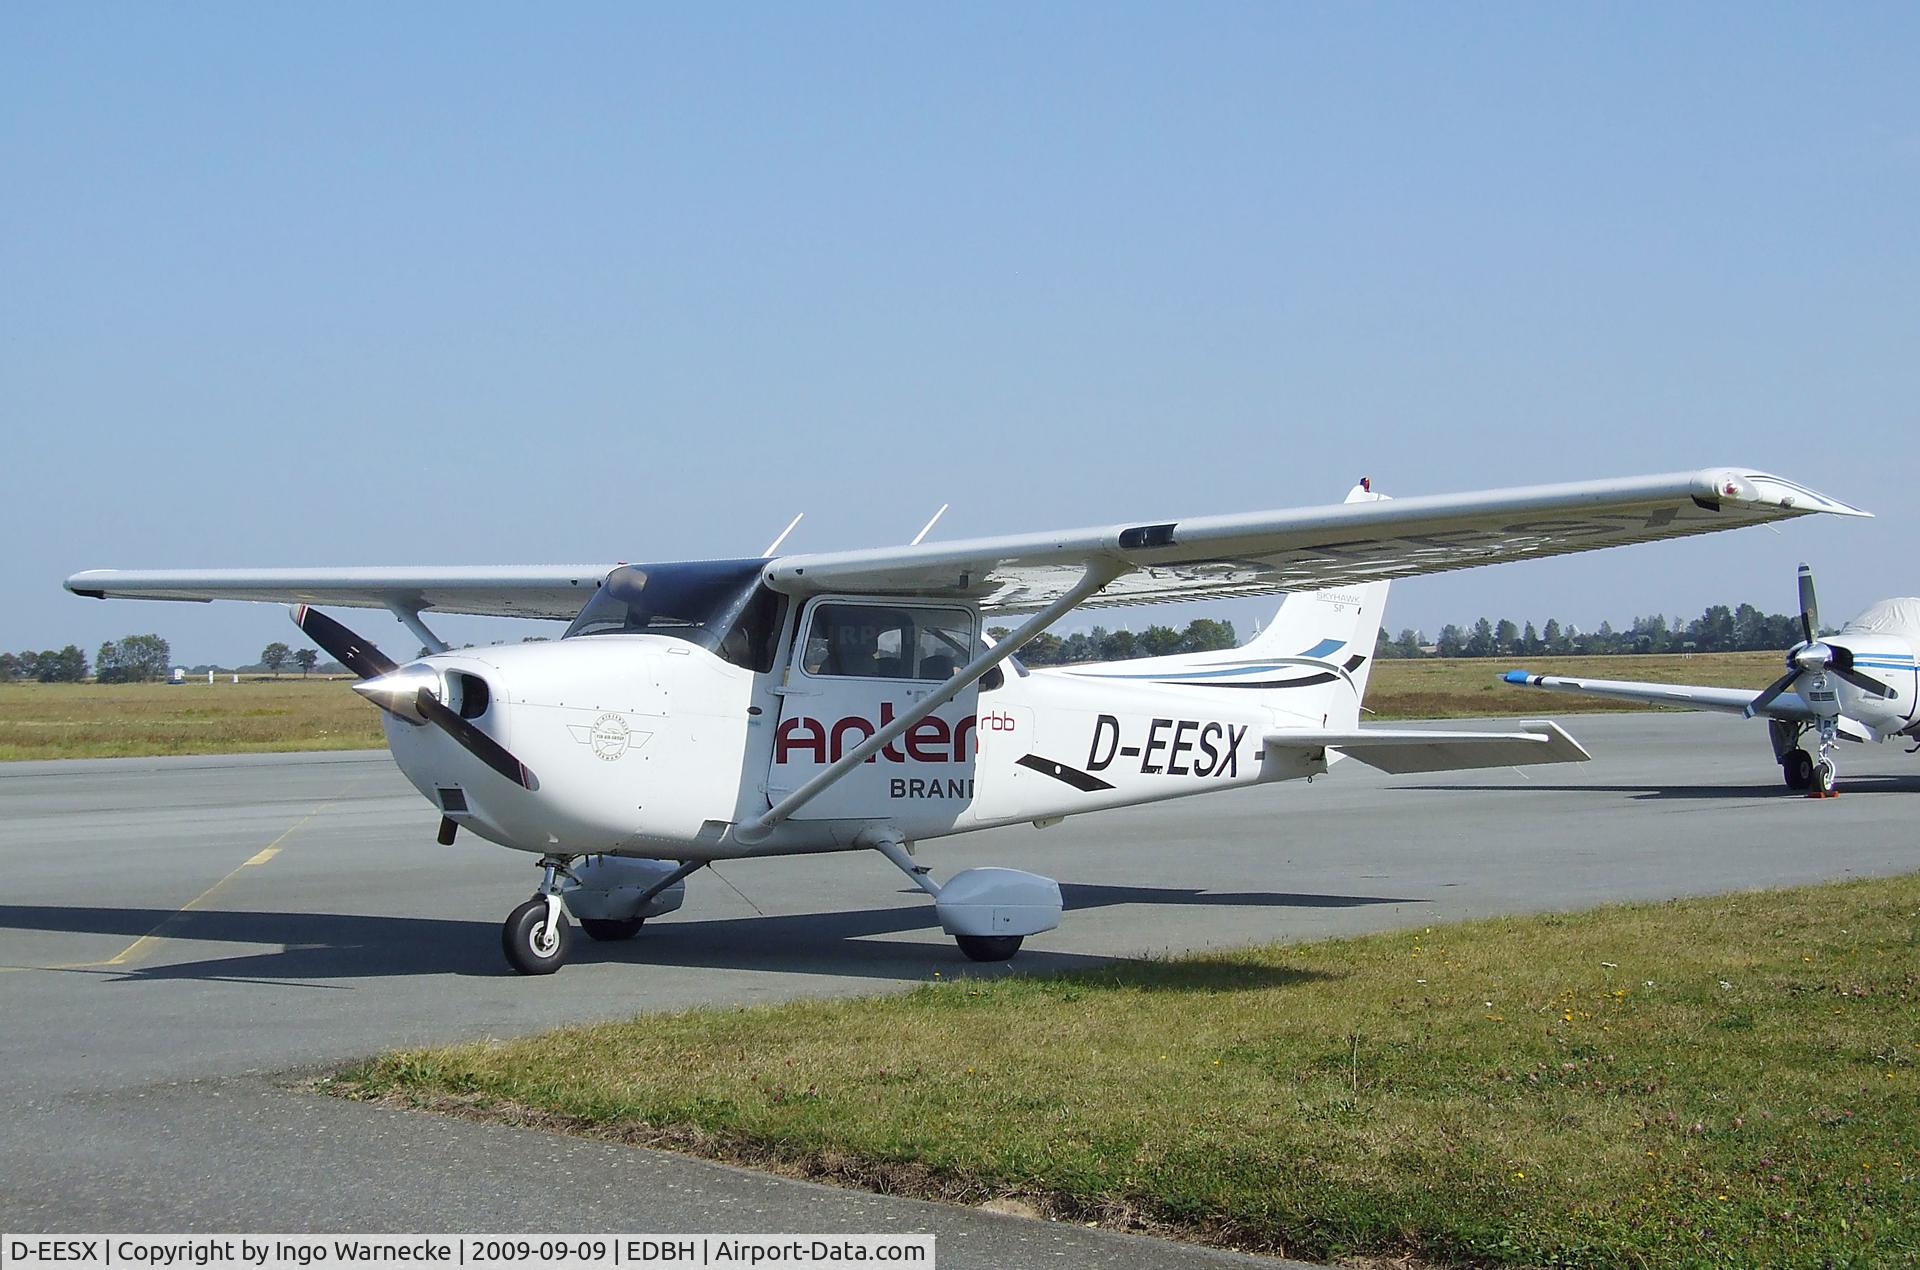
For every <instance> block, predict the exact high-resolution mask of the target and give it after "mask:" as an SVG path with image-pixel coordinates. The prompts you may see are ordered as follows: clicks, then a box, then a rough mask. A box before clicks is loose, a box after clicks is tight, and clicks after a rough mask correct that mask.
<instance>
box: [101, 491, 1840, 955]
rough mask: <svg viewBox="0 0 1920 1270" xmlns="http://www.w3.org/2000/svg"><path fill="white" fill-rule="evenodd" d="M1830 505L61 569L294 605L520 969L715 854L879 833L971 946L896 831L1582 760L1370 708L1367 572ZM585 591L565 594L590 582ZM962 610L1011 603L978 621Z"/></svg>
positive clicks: (1634, 495) (948, 903) (1376, 517)
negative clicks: (1250, 638) (1219, 628)
mask: <svg viewBox="0 0 1920 1270" xmlns="http://www.w3.org/2000/svg"><path fill="white" fill-rule="evenodd" d="M1814 512H1831V513H1836V514H1839V515H1843V516H1862V515H1865V514H1866V513H1864V512H1861V511H1859V510H1857V509H1855V508H1852V507H1849V506H1847V505H1846V504H1844V503H1840V502H1837V501H1835V500H1833V499H1830V498H1827V497H1825V496H1823V495H1820V494H1816V493H1814V492H1813V491H1811V490H1808V489H1806V488H1804V487H1802V486H1800V485H1796V484H1794V483H1793V482H1791V481H1787V480H1782V479H1781V478H1779V477H1776V476H1768V475H1766V474H1764V473H1759V472H1753V471H1751V470H1749V469H1747V468H1725V469H1711V470H1706V471H1701V472H1691V473H1679V474H1673V475H1666V476H1650V477H1638V478H1631V479H1625V480H1609V481H1592V482H1584V483H1580V484H1569V485H1547V486H1535V487H1530V488H1524V489H1509V490H1494V491H1488V492H1481V493H1475V494H1461V495H1446V496H1434V497H1422V498H1408V499H1401V500H1397V501H1392V502H1389V501H1386V500H1383V499H1380V498H1379V497H1378V496H1377V495H1374V494H1373V493H1372V492H1371V490H1370V488H1369V487H1368V486H1367V483H1365V482H1362V484H1361V486H1360V487H1358V488H1356V489H1355V490H1354V491H1353V493H1352V494H1351V495H1350V496H1349V498H1348V501H1347V502H1346V503H1344V504H1340V505H1334V506H1325V507H1309V508H1302V509H1295V510H1290V511H1277V512H1262V513H1255V514H1251V515H1240V516H1209V517H1200V518H1195V519H1185V520H1168V521H1153V522H1141V523H1137V524H1124V525H1116V526H1112V527H1108V528H1099V529H1083V530H1072V531H1067V532H1062V533H1048V534H1030V535H1021V536H1009V537H1000V538H984V539H977V540H974V541H968V542H953V543H927V544H922V545H909V546H904V547H884V548H878V549H874V550H870V551H851V552H837V553H830V554H816V555H783V556H775V557H770V558H759V559H750V560H708V561H699V562H690V563H673V564H641V565H617V566H616V565H580V566H573V567H567V566H560V567H534V568H511V567H500V566H487V567H478V568H452V569H448V568H372V569H284V570H274V571H251V570H237V569H220V570H205V571H195V572H177V573H176V572H154V571H142V572H119V571H93V572H87V573H79V574H76V575H74V576H73V577H71V578H69V579H68V580H67V584H66V585H67V589H68V590H70V591H73V592H75V593H77V594H80V595H87V596H94V597H98V598H106V597H109V596H126V597H134V598H146V599H168V600H213V599H231V600H253V601H269V602H279V603H291V604H292V605H294V606H295V607H294V608H293V614H294V620H295V621H296V622H297V623H299V625H300V627H301V629H302V630H304V631H305V632H306V633H307V635H308V636H310V637H311V638H312V639H313V641H314V642H315V643H316V644H318V645H319V646H320V647H321V648H323V649H325V650H326V651H327V652H329V653H331V654H332V655H333V656H334V657H336V658H338V659H339V661H340V662H341V664H342V665H344V666H346V667H347V668H349V669H350V670H352V671H353V672H354V673H355V674H357V675H359V676H360V678H361V680H362V682H360V683H359V684H357V685H355V687H356V690H357V691H359V692H360V693H361V694H362V695H364V696H365V697H366V698H367V699H368V700H369V701H372V702H373V703H374V704H375V705H377V706H379V707H380V708H381V709H382V710H383V711H385V727H386V733H387V740H388V744H389V746H390V747H391V749H392V751H393V756H394V759H395V761H396V762H397V763H398V764H399V765H400V769H401V771H403V772H404V773H405V774H406V776H407V778H408V779H409V780H411V781H412V782H413V784H414V785H415V786H416V787H417V788H418V789H419V790H420V792H421V793H422V794H423V795H425V797H426V798H427V800H428V801H429V802H431V803H432V804H433V805H434V806H435V807H436V808H438V809H439V811H440V813H441V817H442V818H441V822H440V841H441V842H443V843H450V842H452V841H453V837H454V834H455V833H456V832H457V831H458V829H459V828H460V827H461V826H465V827H466V828H468V829H470V830H472V831H473V832H475V833H478V834H479V835H481V836H482V837H484V838H487V839H490V840H491V841H493V842H497V843H499V844H501V845H502V846H507V847H513V848H516V849H518V850H522V851H529V852H532V853H534V854H536V855H538V856H539V857H540V867H541V869H542V880H541V883H540V886H539V889H538V891H537V892H536V893H535V895H534V896H533V898H532V899H530V900H528V901H527V902H526V903H525V904H522V905H521V906H520V907H519V908H517V909H515V910H514V911H513V913H512V914H511V915H510V916H509V917H508V918H507V921H506V924H505V927H504V929H503V931H502V945H503V947H504V949H505V952H506V955H507V960H508V961H509V962H511V963H512V964H513V966H514V967H515V968H516V969H518V970H520V971H522V972H524V973H527V974H542V973H550V972H552V971H554V970H556V969H558V968H559V967H560V965H561V964H562V962H564V960H565V959H566V955H567V945H568V939H569V934H568V930H569V924H568V921H567V918H566V914H565V912H564V911H563V909H564V910H570V911H571V913H572V915H573V917H574V918H576V919H577V920H578V921H579V922H580V924H581V926H582V927H583V928H584V929H585V931H586V933H587V934H588V935H589V936H591V937H593V938H595V939H624V938H628V937H630V936H632V935H633V934H634V933H635V932H636V931H638V930H639V928H640V925H641V923H642V922H643V921H644V920H645V919H646V918H649V917H653V916H656V915H658V914H661V913H665V912H670V911H672V910H673V909H675V908H677V907H679V905H680V903H681V899H682V897H683V895H684V887H683V885H682V883H683V880H684V879H685V878H686V876H687V875H688V874H691V873H692V872H694V871H695V870H696V869H699V868H701V867H702V866H704V865H707V864H710V863H712V862H714V861H717V860H731V859H740V858H743V857H751V856H764V855H783V854H799V853H807V852H816V851H848V850H862V849H870V850H874V851H878V852H879V853H881V854H882V855H884V856H885V857H886V858H887V859H888V860H890V861H892V863H893V864H894V865H896V866H897V867H899V868H900V869H901V870H902V871H903V872H904V873H906V875H907V876H908V877H909V878H911V879H912V880H913V882H914V883H915V885H917V886H918V887H919V888H920V889H922V890H923V891H925V892H926V893H927V894H929V895H930V896H932V897H933V901H934V907H935V911H936V913H937V915H938V917H939V920H940V923H941V926H942V928H943V929H944V930H945V931H946V932H947V933H948V934H950V935H952V936H954V937H955V939H956V940H957V941H958V943H959V946H960V949H961V950H962V951H963V952H964V953H966V955H967V956H969V957H971V958H974V959H976V960H987V961H992V960H1003V959H1005V958H1007V957H1010V956H1012V955H1013V954H1014V952H1016V951H1017V950H1018V949H1019V947H1020V942H1021V940H1022V939H1023V938H1024V937H1026V936H1028V935H1034V934H1038V933H1040V932H1042V931H1047V930H1052V929H1053V928H1054V927H1055V926H1057V925H1058V924H1059V920H1060V912H1061V900H1060V888H1059V886H1058V885H1057V884H1056V883H1055V882H1054V881H1053V880H1052V879H1050V878H1045V877H1040V876H1038V875H1036V874H1032V873H1026V872H1022V871H1020V870H1016V869H1002V868H977V869H968V870H965V871H964V872H962V873H960V874H958V875H956V876H955V877H954V878H952V879H951V880H950V881H948V882H947V883H946V884H945V885H944V886H942V885H938V884H936V883H935V882H934V881H933V880H932V878H931V877H930V876H929V870H928V869H927V867H926V866H924V865H922V864H920V863H918V862H917V861H916V860H915V859H914V855H913V846H914V844H915V843H916V842H918V841H921V840H924V839H928V838H937V837H941V836H944V835H947V834H956V833H966V832H969V831H972V830H976V829H989V828H993V827H995V826H1000V825H1013V824H1019V823H1021V822H1032V823H1033V824H1035V825H1037V826H1042V827H1044V826H1046V825H1050V824H1053V823H1055V822H1057V821H1059V820H1060V819H1062V818H1063V817H1066V816H1071V815H1077V814H1079V813H1081V812H1088V811H1100V810H1104V809H1107V808H1113V807H1127V806H1133V805H1136V804H1140V803H1146V802H1152V801H1156V800H1159V799H1165V798H1178V797H1181V796H1184V795H1189V794H1203V793H1208V792H1212V791H1215V790H1224V789H1235V788H1239V787H1242V786H1246V785H1252V784H1256V783H1262V782H1268V781H1279V780H1289V779H1294V778H1298V777H1308V778H1311V777H1312V776H1314V775H1316V774H1318V773H1321V772H1324V771H1326V770H1327V769H1328V767H1329V766H1330V765H1331V764H1332V763H1334V762H1335V761H1337V760H1338V759H1340V758H1341V757H1342V756H1343V755H1344V756H1346V757H1350V758H1355V759H1358V760H1360V761H1361V762H1363V763H1367V764H1370V765H1372V766H1374V767H1378V768H1382V769H1384V770H1386V771H1389V772H1425V771H1444V770H1449V769H1456V768H1475V767H1505V766H1509V765H1515V764H1524V763H1551V762H1569V761H1578V760H1581V759H1584V758H1585V757H1586V752H1585V751H1584V750H1582V749H1581V748H1580V747H1579V746H1578V745H1577V744H1576V743H1575V742H1574V741H1573V740H1572V738H1570V737H1568V736H1567V735H1566V734H1565V733H1564V732H1562V731H1561V730H1560V729H1559V728H1557V727H1555V726H1554V725H1553V724H1550V723H1538V724H1535V723H1528V724H1524V725H1522V726H1521V728H1520V729H1519V730H1516V731H1511V732H1496V733H1475V732H1450V731H1423V730H1414V729H1406V728H1363V727H1361V726H1360V725H1359V718H1360V698H1361V694H1362V693H1363V692H1364V691H1365V688H1366V683H1367V674H1368V671H1369V669H1370V667H1371V664H1372V656H1373V645H1374V639H1375V635H1376V632H1377V630H1378V627H1379V622H1380V614H1381V609H1382V607H1383V606H1384V604H1385V601H1386V590H1387V583H1388V581H1389V580H1391V579H1393V578H1398V577H1408V576H1412V575H1415V574H1423V573H1437V572H1441V571H1444V570H1449V569H1463V568H1470V567H1473V566H1476V565H1482V564H1495V563H1499V562H1502V561H1508V560H1525V559H1533V558H1536V557H1542V556H1552V555H1559V554H1562V553H1567V552H1575V551H1588V550H1593V549H1595V548H1600V547H1612V546H1617V545H1622V544H1626V543H1635V542H1646V541H1650V540H1652V539H1656V538H1675V537H1681V536H1684V535H1688V534H1699V533H1710V532H1713V531H1715V530H1721V529H1732V528H1735V527H1738V526H1741V525H1750V524H1756V523H1759V522H1763V521H1771V520H1779V519H1783V518H1787V517H1792V516H1803V515H1807V514H1809V513H1814ZM1282 592H1290V593H1292V594H1290V595H1289V597H1288V599H1287V600H1286V601H1285V603H1284V604H1283V605H1282V607H1281V610H1280V614H1279V616H1278V618H1277V619H1276V620H1275V621H1274V623H1273V624H1272V625H1271V626H1269V627H1268V628H1267V630H1266V631H1264V632H1263V633H1262V634H1261V635H1260V636H1259V637H1258V638H1257V639H1256V640H1255V641H1254V642H1253V643H1251V644H1249V645H1247V646H1246V647H1243V648H1237V649H1233V650H1230V651H1227V652H1219V653H1204V654H1194V655H1188V656H1177V657H1161V658H1155V659H1152V660H1147V661H1129V662H1118V663H1110V664H1104V665H1093V666H1075V667H1070V668H1064V669H1059V670H1044V671H1043V670H1035V671H1029V670H1028V669H1027V668H1025V667H1023V666H1022V665H1020V663H1019V662H1018V661H1017V660H1014V658H1013V654H1015V653H1017V652H1018V651H1019V649H1020V648H1021V646H1022V645H1024V644H1025V643H1027V642H1028V641H1029V640H1031V639H1032V638H1033V637H1034V636H1035V635H1038V634H1040V633H1041V632H1043V631H1045V630H1046V629H1047V628H1048V627H1049V626H1051V625H1053V623H1055V622H1056V621H1058V620H1059V619H1060V618H1061V617H1062V616H1064V615H1065V614H1067V613H1068V612H1071V611H1072V610H1073V609H1075V608H1078V607H1082V606H1100V605H1122V604H1140V603H1151V602H1157V601H1170V600H1190V599H1198V598H1205V597H1212V596H1242V595H1259V594H1276V593H1282ZM583 601H584V603H583ZM319 604H327V605H335V606H343V607H357V608H374V609H385V610H387V611H389V612H391V613H393V614H394V615H395V616H396V617H397V618H399V620H400V621H401V622H402V623H404V624H405V625H406V626H407V627H408V629H409V630H411V631H413V632H414V633H415V634H416V635H417V636H418V637H419V638H420V639H422V640H423V641H425V642H426V644H427V646H428V647H429V648H431V649H434V650H436V651H434V652H433V653H431V654H430V655H428V656H424V657H421V658H420V659H419V660H417V661H413V662H410V663H408V664H407V665H404V666H398V665H395V664H394V662H392V661H391V660H390V659H388V658H387V657H385V656H383V655H382V654H381V653H380V652H379V650H377V649H376V648H374V647H373V646H372V645H371V644H369V643H368V642H367V641H365V640H363V639H361V638H360V637H359V636H357V635H355V634H354V633H353V632H351V631H349V630H348V629H347V628H346V627H344V626H342V625H340V623H338V622H336V621H334V620H333V619H332V618H330V617H327V616H326V615H324V614H322V613H321V612H319V611H318V610H317V609H316V608H314V607H312V606H314V605H319ZM429 610H432V611H437V612H445V613H473V614H484V615H495V616H509V617H538V618H566V617H572V618H573V625H572V626H571V627H569V628H568V630H567V633H566V635H565V637H563V638H562V639H560V640H559V641H557V642H553V643H532V644H519V645H511V646H506V647H493V648H481V649H472V650H466V651H459V652H451V651H448V650H447V648H446V645H445V644H443V643H442V642H441V641H440V640H439V639H437V638H436V637H435V636H434V635H433V633H432V631H431V630H429V629H428V628H427V626H426V625H425V623H424V622H423V621H422V620H421V615H422V614H423V613H425V612H427V611H429ZM982 614H995V615H998V614H1030V615H1031V616H1029V617H1027V619H1026V620H1025V621H1024V622H1022V623H1021V624H1020V625H1019V626H1018V628H1017V629H1015V630H1014V631H1013V632H1012V633H1011V634H1009V635H1008V636H1007V637H1006V638H1005V639H1002V640H1000V641H999V642H998V643H993V642H990V641H988V640H986V639H985V638H984V637H983V634H982V631H981V617H982Z"/></svg>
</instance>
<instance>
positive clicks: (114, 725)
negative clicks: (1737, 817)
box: [0, 653, 1780, 761]
mask: <svg viewBox="0 0 1920 1270" xmlns="http://www.w3.org/2000/svg"><path fill="white" fill-rule="evenodd" d="M1779 661H1780V658H1779V656H1778V655H1777V654H1774V653H1703V654H1701V655H1699V656H1696V657H1682V656H1652V657H1547V658H1536V659H1534V660H1533V661H1531V662H1529V663H1528V665H1529V666H1530V667H1533V668H1535V669H1538V670H1541V671H1546V672H1550V673H1553V674H1562V675H1591V676H1595V677H1599V678H1608V679H1651V680H1656V681H1659V682H1662V683H1708V684H1722V685H1727V686H1731V687H1753V688H1760V687H1762V686H1764V685H1765V684H1766V683H1768V682H1769V681H1770V680H1772V679H1773V678H1774V677H1775V675H1776V673H1777V672H1778V670H1779ZM1505 669H1507V663H1505V662H1499V661H1494V660H1491V659H1466V658H1461V659H1454V660H1438V659H1435V660H1425V661H1413V662H1404V661H1383V662H1380V663H1379V664H1378V665H1377V666H1376V667H1375V669H1374V672H1373V678H1372V680H1371V682H1370V684H1369V685H1368V692H1367V707H1368V709H1370V710H1372V711H1373V712H1374V714H1375V715H1376V716H1377V717H1379V718H1382V719H1444V718H1461V717H1465V716H1478V715H1501V714H1505V715H1523V716H1526V717H1529V718H1533V717H1540V716H1543V715H1544V716H1554V715H1562V714H1574V713H1581V712H1586V711H1594V710H1635V709H1645V708H1646V707H1644V706H1635V705H1633V704H1631V703H1625V702H1614V701H1602V700H1597V699H1586V698H1581V697H1570V696H1563V695H1561V694H1559V693H1554V694H1552V695H1548V694H1546V693H1543V692H1538V691H1529V690H1526V689H1521V688H1514V687H1511V686H1508V685H1505V684H1501V683H1499V682H1498V679H1499V674H1500V672H1501V671H1502V670H1505ZM385 744H386V738H385V737H384V736H382V735H381V732H380V716H379V714H378V713H377V712H376V711H375V710H374V709H373V708H372V707H371V706H369V705H367V703H366V702H364V701H362V700H360V699H359V698H358V697H356V696H354V695H353V694H352V693H351V692H349V691H348V690H347V684H346V683H345V682H344V681H340V680H318V679H316V680H299V679H280V680H270V679H249V680H244V681H242V682H241V683H238V684H232V683H227V682H225V681H224V680H223V681H221V682H220V683H216V684H212V685H208V684H204V683H197V682H196V683H189V684H180V685H172V684H0V761H5V760H8V759H46V758H124V757H132V756H136V755H149V754H238V753H246V752H258V751H269V750H357V749H378V748H380V747H382V746H384V745H385Z"/></svg>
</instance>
